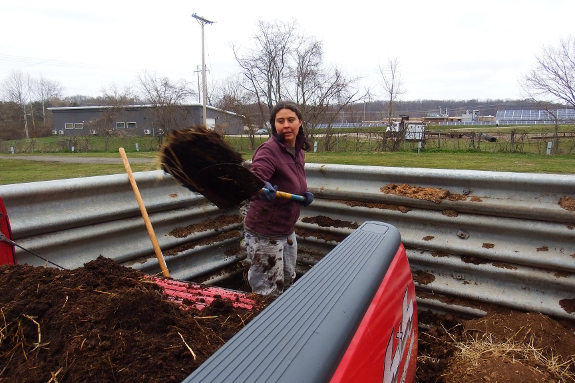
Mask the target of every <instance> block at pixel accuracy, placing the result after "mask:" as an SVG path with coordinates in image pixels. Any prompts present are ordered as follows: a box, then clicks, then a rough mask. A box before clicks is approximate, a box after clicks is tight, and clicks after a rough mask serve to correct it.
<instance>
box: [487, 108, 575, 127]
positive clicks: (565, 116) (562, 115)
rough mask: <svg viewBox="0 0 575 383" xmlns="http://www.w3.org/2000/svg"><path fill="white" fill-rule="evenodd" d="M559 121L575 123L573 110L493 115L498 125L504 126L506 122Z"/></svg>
mask: <svg viewBox="0 0 575 383" xmlns="http://www.w3.org/2000/svg"><path fill="white" fill-rule="evenodd" d="M554 116H557V120H559V121H575V109H552V110H550V111H546V110H536V109H525V110H500V111H498V112H497V114H496V115H495V118H496V119H497V120H498V121H499V123H500V124H505V123H507V122H508V121H555V117H554Z"/></svg>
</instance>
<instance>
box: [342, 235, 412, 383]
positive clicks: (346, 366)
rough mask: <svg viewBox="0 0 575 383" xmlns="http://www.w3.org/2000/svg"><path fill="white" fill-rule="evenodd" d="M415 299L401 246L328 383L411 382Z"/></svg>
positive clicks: (403, 250) (406, 261) (403, 249)
mask: <svg viewBox="0 0 575 383" xmlns="http://www.w3.org/2000/svg"><path fill="white" fill-rule="evenodd" d="M415 299H416V298H415V287H414V285H413V279H412V277H411V271H410V268H409V264H408V260H407V256H406V254H405V248H404V247H403V245H401V246H400V248H399V250H398V251H397V253H396V255H395V257H394V260H393V262H392V264H391V265H390V267H389V271H388V273H387V274H386V276H385V278H384V280H383V281H382V283H381V286H380V287H379V289H378V291H377V292H376V294H375V297H374V298H373V300H372V302H371V304H370V306H369V308H368V309H367V311H366V313H365V316H364V317H363V319H362V321H361V323H360V325H359V327H358V329H357V331H356V333H355V334H354V336H353V339H352V340H351V342H350V344H349V347H348V348H347V350H346V352H345V354H344V356H343V358H342V360H341V362H340V363H339V366H338V367H337V370H336V371H335V373H334V375H333V376H332V379H331V382H332V383H335V382H365V383H367V382H382V381H383V382H384V383H391V382H413V381H414V380H415V368H416V360H417V310H416V309H415V307H416V303H415Z"/></svg>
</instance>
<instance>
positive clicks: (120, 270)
mask: <svg viewBox="0 0 575 383" xmlns="http://www.w3.org/2000/svg"><path fill="white" fill-rule="evenodd" d="M143 276H144V275H143V274H142V273H140V272H138V271H136V270H134V269H131V268H126V267H123V266H121V265H119V264H117V263H116V262H114V261H113V260H111V259H108V258H104V257H99V258H98V259H97V260H94V261H91V262H89V263H86V264H85V265H84V267H81V268H78V269H74V270H58V269H55V268H45V267H32V266H28V265H16V266H11V265H4V266H0V307H1V316H0V329H1V330H0V382H60V383H62V382H181V381H182V380H183V379H185V377H187V376H188V375H189V374H190V373H191V372H192V371H194V370H195V369H196V368H197V367H198V366H199V365H200V364H202V362H203V361H205V360H206V359H207V358H208V357H209V356H211V355H212V354H213V353H214V352H215V351H216V350H217V349H218V348H219V347H221V346H222V345H223V344H224V343H225V342H226V341H227V340H229V339H230V338H231V337H232V336H233V335H234V334H236V333H237V332H238V331H239V330H240V329H241V328H243V327H244V326H245V325H246V324H247V323H248V322H249V321H250V320H251V319H253V318H254V317H255V316H256V315H257V314H258V313H259V312H260V311H261V310H262V309H263V308H264V307H265V305H266V303H265V302H264V300H263V298H261V297H258V296H255V295H251V296H250V298H253V299H254V300H256V302H257V303H258V304H257V307H255V308H253V309H252V310H246V309H241V308H235V307H233V306H232V302H231V301H230V300H229V299H216V300H215V301H214V302H213V303H212V304H211V305H210V306H208V307H206V308H204V309H203V310H197V309H195V308H192V307H187V306H186V307H187V308H188V309H187V310H183V309H181V306H180V305H178V304H177V303H174V302H171V301H170V300H169V299H168V298H167V297H166V296H165V295H163V294H162V292H161V291H162V290H161V288H160V287H159V286H158V285H157V284H155V283H152V282H150V281H149V280H146V279H145V278H143ZM184 303H185V302H184Z"/></svg>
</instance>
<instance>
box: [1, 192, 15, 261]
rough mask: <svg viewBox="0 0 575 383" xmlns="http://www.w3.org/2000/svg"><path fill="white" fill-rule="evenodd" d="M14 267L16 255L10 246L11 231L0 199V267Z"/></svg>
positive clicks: (11, 245) (12, 246)
mask: <svg viewBox="0 0 575 383" xmlns="http://www.w3.org/2000/svg"><path fill="white" fill-rule="evenodd" d="M6 264H8V265H15V264H16V253H15V251H14V245H13V244H12V229H11V228H10V220H9V219H8V213H7V212H6V207H5V206H4V202H3V201H2V198H0V265H6Z"/></svg>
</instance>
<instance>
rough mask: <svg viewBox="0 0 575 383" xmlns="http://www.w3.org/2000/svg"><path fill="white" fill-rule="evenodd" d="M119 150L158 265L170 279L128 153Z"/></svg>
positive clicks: (122, 149) (121, 149)
mask: <svg viewBox="0 0 575 383" xmlns="http://www.w3.org/2000/svg"><path fill="white" fill-rule="evenodd" d="M119 150H120V156H121V157H122V161H123V162H124V167H125V168H126V173H128V178H129V179H130V184H132V190H133V191H134V194H135V195H136V201H138V206H139V207H140V212H141V213H142V218H144V223H145V224H146V229H147V230H148V235H149V236H150V240H151V241H152V246H153V247H154V252H155V253H156V258H158V263H159V264H160V268H161V269H162V274H163V275H164V277H166V278H169V277H170V272H169V271H168V267H167V266H166V261H164V256H163V255H162V250H161V249H160V245H159V244H158V239H157V238H156V234H155V233H154V228H153V227H152V222H150V217H148V212H147V211H146V206H145V205H144V201H143V200H142V196H141V195H140V191H139V190H138V185H136V180H135V179H134V175H133V174H132V168H131V167H130V163H129V162H128V157H126V152H125V151H124V148H120V149H119Z"/></svg>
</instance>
